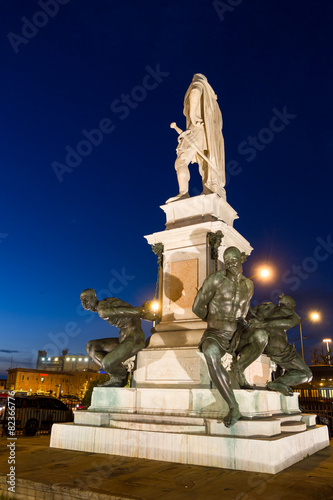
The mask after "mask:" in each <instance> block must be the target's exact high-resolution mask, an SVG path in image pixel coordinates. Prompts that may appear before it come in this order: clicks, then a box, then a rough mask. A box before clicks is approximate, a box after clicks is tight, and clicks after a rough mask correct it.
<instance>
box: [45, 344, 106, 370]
mask: <svg viewBox="0 0 333 500" xmlns="http://www.w3.org/2000/svg"><path fill="white" fill-rule="evenodd" d="M36 369H37V370H43V371H59V372H67V371H70V372H74V371H75V372H76V371H87V370H89V371H96V372H98V371H99V366H98V365H97V364H96V363H95V362H94V361H93V360H92V359H91V358H90V357H89V356H88V355H87V354H68V350H67V349H65V350H63V351H62V355H61V356H48V354H47V351H38V357H37V365H36Z"/></svg>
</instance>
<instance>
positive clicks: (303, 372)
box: [267, 353, 312, 396]
mask: <svg viewBox="0 0 333 500" xmlns="http://www.w3.org/2000/svg"><path fill="white" fill-rule="evenodd" d="M280 366H281V367H282V368H284V369H285V370H286V373H285V374H284V375H282V376H281V377H278V378H277V379H276V380H274V382H268V384H267V388H268V389H270V390H271V391H278V392H281V393H282V394H284V395H285V396H292V395H293V393H294V391H293V389H292V387H291V386H293V385H299V384H304V383H306V382H311V380H312V372H311V370H310V368H308V366H307V365H306V364H305V362H304V361H303V359H302V358H301V356H300V355H299V354H298V353H297V354H296V356H295V359H293V360H292V361H290V362H287V363H283V362H282V363H280Z"/></svg>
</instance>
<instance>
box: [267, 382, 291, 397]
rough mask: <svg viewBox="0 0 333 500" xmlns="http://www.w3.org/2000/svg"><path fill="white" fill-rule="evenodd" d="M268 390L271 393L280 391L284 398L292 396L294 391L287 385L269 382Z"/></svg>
mask: <svg viewBox="0 0 333 500" xmlns="http://www.w3.org/2000/svg"><path fill="white" fill-rule="evenodd" d="M267 389H269V390H270V391H278V392H281V394H283V395H284V396H292V395H293V394H294V391H293V389H292V388H291V387H289V385H285V384H282V383H279V382H268V384H267Z"/></svg>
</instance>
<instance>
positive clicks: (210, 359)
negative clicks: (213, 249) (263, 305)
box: [193, 247, 253, 427]
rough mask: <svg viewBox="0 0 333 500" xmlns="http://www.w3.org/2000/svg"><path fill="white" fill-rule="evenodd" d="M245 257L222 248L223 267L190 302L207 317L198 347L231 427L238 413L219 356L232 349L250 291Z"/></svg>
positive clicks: (246, 307) (243, 318)
mask: <svg viewBox="0 0 333 500" xmlns="http://www.w3.org/2000/svg"><path fill="white" fill-rule="evenodd" d="M244 261H245V256H244V254H242V253H241V252H240V251H239V250H238V248H236V247H229V248H227V249H226V250H225V252H224V263H225V267H226V269H225V270H221V271H217V272H216V273H214V274H211V275H210V276H208V278H206V280H205V281H204V283H203V285H202V287H201V288H200V290H199V291H198V293H197V296H196V298H195V300H194V304H193V312H194V313H195V314H196V315H197V316H199V318H201V319H203V320H204V321H207V329H206V331H205V332H204V334H203V336H202V339H201V341H200V345H199V348H200V350H201V351H202V352H203V353H204V355H205V359H206V362H207V366H208V370H209V374H210V377H211V379H212V381H213V382H214V384H215V386H216V388H217V390H218V391H219V392H220V394H221V396H222V397H223V399H224V400H225V401H226V402H227V403H228V406H229V413H228V414H227V415H226V416H225V417H224V419H223V422H224V424H225V425H226V427H231V426H232V425H234V424H235V423H236V422H237V420H239V419H240V417H241V414H240V411H239V406H238V403H237V401H236V398H235V395H234V392H233V390H232V388H231V381H230V376H229V374H228V372H227V371H226V370H225V368H224V367H223V366H222V364H221V358H222V357H223V356H224V355H225V353H226V352H228V353H231V354H232V353H233V352H234V350H235V348H236V345H237V339H238V336H239V331H240V328H241V326H242V325H243V324H244V320H245V317H246V315H247V312H248V309H249V306H250V300H251V297H252V295H253V283H252V281H251V280H249V279H247V278H245V276H243V269H242V263H243V262H244Z"/></svg>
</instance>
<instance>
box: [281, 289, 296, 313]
mask: <svg viewBox="0 0 333 500" xmlns="http://www.w3.org/2000/svg"><path fill="white" fill-rule="evenodd" d="M279 304H280V305H284V306H287V307H289V309H292V310H293V311H294V310H295V306H296V302H295V301H294V299H293V298H292V297H290V295H285V294H284V293H281V295H280V297H279Z"/></svg>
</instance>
